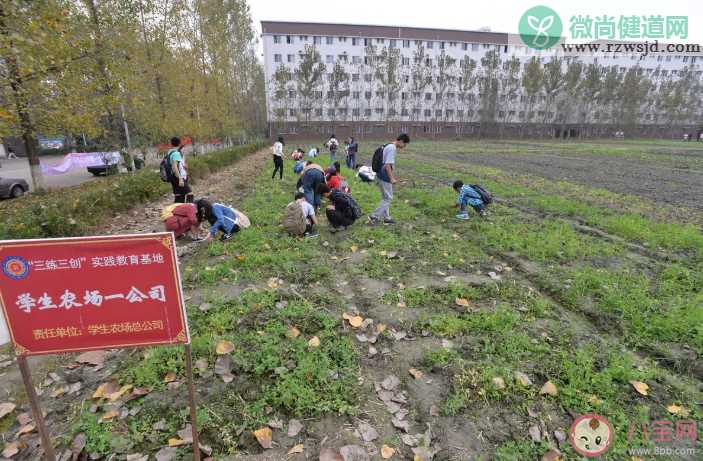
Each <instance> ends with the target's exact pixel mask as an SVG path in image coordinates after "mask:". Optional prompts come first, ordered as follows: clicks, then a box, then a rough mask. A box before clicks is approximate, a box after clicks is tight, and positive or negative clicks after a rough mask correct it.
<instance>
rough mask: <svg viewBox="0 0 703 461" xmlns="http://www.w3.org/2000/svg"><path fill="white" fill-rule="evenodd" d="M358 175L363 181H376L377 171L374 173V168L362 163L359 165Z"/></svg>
mask: <svg viewBox="0 0 703 461" xmlns="http://www.w3.org/2000/svg"><path fill="white" fill-rule="evenodd" d="M356 177H357V178H359V179H361V181H362V182H374V181H375V180H376V173H374V171H373V168H371V167H370V166H366V165H364V164H363V163H362V164H361V165H357V171H356Z"/></svg>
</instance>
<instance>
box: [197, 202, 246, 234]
mask: <svg viewBox="0 0 703 461" xmlns="http://www.w3.org/2000/svg"><path fill="white" fill-rule="evenodd" d="M195 206H196V207H197V218H198V222H203V221H205V220H207V222H209V223H210V231H209V232H208V236H207V238H206V240H207V241H208V242H209V241H211V240H212V239H213V238H215V236H216V235H217V232H219V231H221V232H222V236H221V237H220V241H221V242H224V241H226V240H229V239H231V238H232V234H234V233H236V232H239V224H238V218H237V214H236V213H235V212H234V208H232V207H228V206H227V205H223V204H221V203H210V202H208V201H207V200H206V199H204V198H201V199H200V200H198V201H197V202H195Z"/></svg>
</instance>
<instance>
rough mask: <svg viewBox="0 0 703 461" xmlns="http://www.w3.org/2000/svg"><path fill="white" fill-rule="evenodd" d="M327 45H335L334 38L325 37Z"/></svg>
mask: <svg viewBox="0 0 703 461" xmlns="http://www.w3.org/2000/svg"><path fill="white" fill-rule="evenodd" d="M325 43H326V44H327V45H333V44H334V37H325Z"/></svg>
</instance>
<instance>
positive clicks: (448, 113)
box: [445, 109, 454, 118]
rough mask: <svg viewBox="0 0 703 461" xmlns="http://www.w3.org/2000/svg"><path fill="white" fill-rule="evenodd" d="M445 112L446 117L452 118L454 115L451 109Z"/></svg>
mask: <svg viewBox="0 0 703 461" xmlns="http://www.w3.org/2000/svg"><path fill="white" fill-rule="evenodd" d="M445 114H446V117H447V118H452V117H454V111H453V110H451V109H447V110H446V112H445Z"/></svg>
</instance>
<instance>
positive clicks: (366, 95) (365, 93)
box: [364, 91, 371, 99]
mask: <svg viewBox="0 0 703 461" xmlns="http://www.w3.org/2000/svg"><path fill="white" fill-rule="evenodd" d="M364 98H366V99H371V92H370V91H365V92H364Z"/></svg>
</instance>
